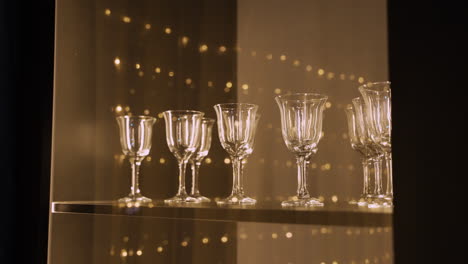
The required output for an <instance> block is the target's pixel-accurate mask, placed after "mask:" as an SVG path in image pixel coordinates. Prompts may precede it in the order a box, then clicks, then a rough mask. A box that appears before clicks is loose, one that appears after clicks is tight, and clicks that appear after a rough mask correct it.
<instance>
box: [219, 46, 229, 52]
mask: <svg viewBox="0 0 468 264" xmlns="http://www.w3.org/2000/svg"><path fill="white" fill-rule="evenodd" d="M226 50H227V48H226V46H219V52H221V53H224V52H226Z"/></svg>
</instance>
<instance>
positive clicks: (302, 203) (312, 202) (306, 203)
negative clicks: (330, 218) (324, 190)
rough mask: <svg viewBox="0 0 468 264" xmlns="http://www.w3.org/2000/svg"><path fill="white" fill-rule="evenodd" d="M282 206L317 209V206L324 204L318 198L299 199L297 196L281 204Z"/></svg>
mask: <svg viewBox="0 0 468 264" xmlns="http://www.w3.org/2000/svg"><path fill="white" fill-rule="evenodd" d="M281 206H283V207H315V206H323V203H322V202H321V201H320V200H319V199H317V198H312V197H307V198H297V196H293V197H291V198H290V199H288V200H286V201H283V202H281Z"/></svg>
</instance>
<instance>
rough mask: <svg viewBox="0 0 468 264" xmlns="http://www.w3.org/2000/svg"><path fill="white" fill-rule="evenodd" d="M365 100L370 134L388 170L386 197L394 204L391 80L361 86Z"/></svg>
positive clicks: (360, 89) (388, 201) (389, 202)
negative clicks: (381, 153)
mask: <svg viewBox="0 0 468 264" xmlns="http://www.w3.org/2000/svg"><path fill="white" fill-rule="evenodd" d="M359 91H360V92H361V94H362V98H363V99H364V102H365V107H364V110H365V115H366V122H367V124H368V126H369V131H370V136H371V138H372V141H374V142H375V143H376V144H377V145H378V146H379V147H380V148H381V149H382V151H383V153H384V158H385V165H386V170H387V181H386V185H387V186H386V192H385V196H386V197H385V198H386V199H387V203H388V205H392V204H393V175H392V141H391V135H392V104H391V98H392V93H391V88H390V82H375V83H369V84H364V85H362V86H360V87H359Z"/></svg>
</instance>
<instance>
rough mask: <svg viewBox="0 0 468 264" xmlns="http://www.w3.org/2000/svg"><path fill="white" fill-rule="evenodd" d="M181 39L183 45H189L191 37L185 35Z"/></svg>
mask: <svg viewBox="0 0 468 264" xmlns="http://www.w3.org/2000/svg"><path fill="white" fill-rule="evenodd" d="M180 41H181V42H182V45H184V46H187V44H188V42H189V38H188V37H186V36H183V37H182V39H181V40H180Z"/></svg>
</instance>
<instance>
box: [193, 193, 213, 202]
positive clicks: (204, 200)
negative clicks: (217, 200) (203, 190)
mask: <svg viewBox="0 0 468 264" xmlns="http://www.w3.org/2000/svg"><path fill="white" fill-rule="evenodd" d="M191 196H192V197H193V198H195V199H198V200H199V201H200V202H201V203H209V202H211V200H210V198H208V197H205V196H203V195H201V194H192V195H191Z"/></svg>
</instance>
